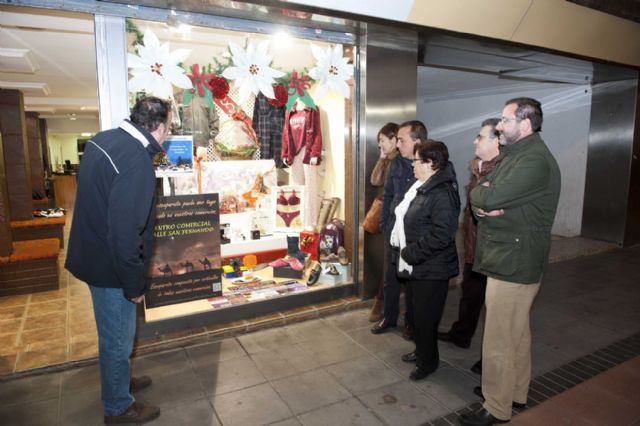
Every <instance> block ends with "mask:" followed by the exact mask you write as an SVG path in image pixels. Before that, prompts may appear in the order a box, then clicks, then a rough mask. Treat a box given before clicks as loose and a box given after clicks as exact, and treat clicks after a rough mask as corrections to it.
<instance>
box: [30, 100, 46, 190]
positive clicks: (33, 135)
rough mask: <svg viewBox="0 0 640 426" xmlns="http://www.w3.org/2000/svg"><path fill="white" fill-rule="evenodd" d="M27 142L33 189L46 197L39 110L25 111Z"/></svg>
mask: <svg viewBox="0 0 640 426" xmlns="http://www.w3.org/2000/svg"><path fill="white" fill-rule="evenodd" d="M25 127H26V129H27V144H28V145H29V166H30V168H31V189H32V192H37V193H38V194H40V196H41V197H45V196H46V193H45V189H44V164H43V163H42V142H41V138H40V121H39V117H38V113H37V112H26V113H25Z"/></svg>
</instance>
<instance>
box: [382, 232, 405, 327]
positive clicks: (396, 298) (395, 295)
mask: <svg viewBox="0 0 640 426" xmlns="http://www.w3.org/2000/svg"><path fill="white" fill-rule="evenodd" d="M391 250H392V248H391V244H389V235H387V234H385V236H384V265H383V275H384V288H383V293H384V318H385V319H386V320H387V322H388V323H389V324H397V323H398V316H399V315H400V282H399V281H398V276H397V275H396V268H397V266H396V264H395V263H392V262H391V258H392V256H391ZM405 297H406V296H405ZM407 303H408V302H407Z"/></svg>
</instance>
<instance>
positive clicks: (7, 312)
mask: <svg viewBox="0 0 640 426" xmlns="http://www.w3.org/2000/svg"><path fill="white" fill-rule="evenodd" d="M26 311H27V306H26V305H24V306H10V307H8V308H0V320H11V319H19V318H22V316H23V315H24V313H25V312H26Z"/></svg>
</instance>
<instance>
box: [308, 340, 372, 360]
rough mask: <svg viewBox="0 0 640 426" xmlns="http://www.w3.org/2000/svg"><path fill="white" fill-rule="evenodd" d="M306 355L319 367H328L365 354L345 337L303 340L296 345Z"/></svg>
mask: <svg viewBox="0 0 640 426" xmlns="http://www.w3.org/2000/svg"><path fill="white" fill-rule="evenodd" d="M298 347H299V348H300V349H302V350H303V351H304V352H305V353H306V354H307V356H306V358H308V359H313V360H314V361H315V362H317V363H318V364H320V365H323V366H325V365H330V364H335V363H338V362H342V361H346V360H349V359H353V358H357V357H359V356H362V355H365V354H366V353H367V352H366V351H365V350H364V349H363V348H362V347H361V346H360V345H359V344H357V343H356V342H354V341H353V340H351V339H350V338H348V337H347V336H345V335H342V334H341V335H334V336H332V337H326V338H317V339H312V340H305V341H303V342H300V343H299V344H298Z"/></svg>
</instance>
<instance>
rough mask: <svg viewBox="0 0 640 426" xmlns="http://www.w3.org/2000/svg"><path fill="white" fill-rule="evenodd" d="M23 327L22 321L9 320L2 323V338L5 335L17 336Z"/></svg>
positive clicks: (0, 327)
mask: <svg viewBox="0 0 640 426" xmlns="http://www.w3.org/2000/svg"><path fill="white" fill-rule="evenodd" d="M21 326H22V319H8V320H3V321H0V336H1V335H4V334H16V333H18V331H19V330H20V327H21Z"/></svg>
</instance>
